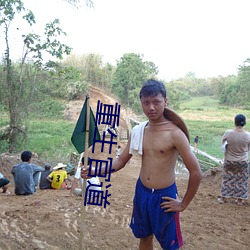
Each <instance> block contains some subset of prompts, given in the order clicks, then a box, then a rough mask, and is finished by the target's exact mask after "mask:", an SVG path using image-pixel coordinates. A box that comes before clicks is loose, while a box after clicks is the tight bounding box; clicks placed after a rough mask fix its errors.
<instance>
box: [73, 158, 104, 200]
mask: <svg viewBox="0 0 250 250" xmlns="http://www.w3.org/2000/svg"><path fill="white" fill-rule="evenodd" d="M81 163H82V166H81V167H83V166H84V157H83V158H82V160H81ZM89 164H90V158H89V157H88V166H89ZM81 167H78V168H77V170H76V173H75V176H74V180H73V183H72V186H71V189H70V195H73V194H74V195H76V196H81V195H82V187H83V182H84V179H83V178H81ZM79 180H80V185H81V188H77V185H78V182H79ZM88 180H89V181H90V182H91V184H94V185H100V181H99V178H98V176H96V177H92V178H90V179H88ZM88 180H86V181H88ZM88 185H89V183H88V182H87V187H88ZM89 189H90V190H97V191H98V190H99V191H101V187H100V186H99V187H97V186H91V187H90V188H89Z"/></svg>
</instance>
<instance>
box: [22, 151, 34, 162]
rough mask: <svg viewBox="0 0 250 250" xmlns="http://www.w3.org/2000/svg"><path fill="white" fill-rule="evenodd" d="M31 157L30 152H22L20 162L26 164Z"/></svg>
mask: <svg viewBox="0 0 250 250" xmlns="http://www.w3.org/2000/svg"><path fill="white" fill-rule="evenodd" d="M31 157H32V152H30V151H23V152H22V154H21V160H22V161H24V162H28V161H29V160H30V159H31Z"/></svg>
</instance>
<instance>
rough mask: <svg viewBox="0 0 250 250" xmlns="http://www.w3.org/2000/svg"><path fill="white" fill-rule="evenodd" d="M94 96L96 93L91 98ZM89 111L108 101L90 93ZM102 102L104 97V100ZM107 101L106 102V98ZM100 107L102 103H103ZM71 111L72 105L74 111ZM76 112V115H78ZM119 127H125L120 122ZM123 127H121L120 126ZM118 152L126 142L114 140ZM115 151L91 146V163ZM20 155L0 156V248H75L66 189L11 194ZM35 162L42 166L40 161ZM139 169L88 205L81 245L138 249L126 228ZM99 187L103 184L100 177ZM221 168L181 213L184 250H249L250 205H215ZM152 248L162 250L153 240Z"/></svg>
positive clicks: (181, 182)
mask: <svg viewBox="0 0 250 250" xmlns="http://www.w3.org/2000/svg"><path fill="white" fill-rule="evenodd" d="M95 92H96V93H97V94H96V95H95ZM91 94H92V96H91V97H92V99H91V100H92V104H91V105H92V107H93V109H94V104H95V103H97V100H100V101H103V100H106V103H110V102H111V101H110V100H111V99H109V98H108V97H106V96H104V95H102V94H101V92H99V91H97V90H93V92H91ZM103 98H104V99H103ZM105 98H107V99H105ZM103 102H104V103H105V101H103ZM81 106H82V101H81V102H79V103H78V104H77V102H75V103H70V105H69V108H68V110H67V112H66V116H68V119H70V117H71V119H77V117H78V115H79V112H80V110H81ZM71 107H74V109H73V108H72V109H71ZM77 112H78V113H77ZM121 124H122V126H124V127H126V125H125V124H126V123H125V119H123V118H122V122H121ZM125 129H126V128H125ZM119 144H120V145H121V147H122V148H124V147H125V145H126V142H124V141H119ZM114 151H115V147H112V153H111V154H109V153H108V148H107V147H105V149H104V152H101V150H100V147H96V150H95V153H94V154H93V155H92V157H93V158H95V159H107V157H112V158H115V153H114ZM19 158H20V155H19V154H17V155H6V154H1V155H0V171H1V172H2V173H3V174H4V175H5V176H6V177H8V178H9V179H10V180H11V183H10V188H9V190H10V191H11V192H12V194H10V195H4V194H2V193H1V194H0V250H6V249H13V250H18V249H27V250H32V249H46V250H57V249H58V250H59V249H79V242H80V241H79V238H80V227H81V225H82V220H81V206H82V202H83V199H82V198H79V197H75V196H74V197H68V196H67V195H68V193H69V191H67V190H59V191H55V190H38V192H37V193H36V194H35V195H33V196H16V195H15V194H14V184H13V178H12V176H11V173H10V171H11V169H12V166H13V164H15V163H17V162H20V160H19ZM33 162H34V163H37V164H40V165H42V164H43V161H42V159H39V158H38V159H34V160H33ZM139 171H140V159H139V158H136V157H135V158H132V160H131V161H130V163H129V164H127V166H126V167H125V168H124V169H122V170H121V171H119V172H117V173H115V174H113V175H112V176H111V182H110V184H111V187H110V188H109V189H108V190H109V193H110V194H111V196H110V197H109V198H108V201H109V202H110V205H108V206H107V208H106V209H104V208H103V207H101V206H94V205H87V206H86V207H85V208H86V212H85V220H84V247H85V249H90V250H92V249H93V250H95V249H102V250H103V249H104V250H113V249H114V250H116V249H117V250H123V249H124V250H126V249H131V250H132V249H138V240H137V239H135V238H134V236H133V235H132V232H131V230H130V228H129V223H130V217H131V212H132V200H133V194H134V187H135V183H136V180H137V178H138V174H139ZM101 181H103V184H104V187H103V191H105V190H106V188H105V186H106V185H107V184H108V182H105V181H104V180H103V179H101ZM220 181H221V170H220V168H218V169H217V170H214V171H213V172H207V173H206V174H205V177H204V179H203V181H202V183H201V186H200V189H199V191H198V193H197V195H196V197H195V199H194V200H193V201H192V203H191V204H190V206H189V207H188V208H187V209H186V210H185V211H184V212H182V213H181V215H180V218H181V228H182V233H183V238H184V242H185V246H184V247H183V248H182V249H185V250H211V249H214V250H248V249H250V237H249V232H250V208H249V204H247V205H245V206H238V205H236V204H234V202H233V201H231V202H227V203H225V204H218V203H217V202H216V201H217V197H218V195H219V191H220ZM177 186H178V189H179V193H180V196H183V195H184V193H185V190H186V186H187V176H177ZM155 249H156V250H157V249H161V248H160V247H159V245H158V244H157V243H156V242H155Z"/></svg>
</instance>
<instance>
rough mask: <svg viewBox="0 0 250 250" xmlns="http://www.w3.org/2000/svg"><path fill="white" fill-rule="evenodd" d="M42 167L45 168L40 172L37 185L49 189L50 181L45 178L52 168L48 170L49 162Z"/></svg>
mask: <svg viewBox="0 0 250 250" xmlns="http://www.w3.org/2000/svg"><path fill="white" fill-rule="evenodd" d="M44 168H45V170H44V171H43V172H42V174H41V178H40V185H39V187H40V189H51V183H50V182H49V181H48V180H47V179H46V178H47V176H48V175H49V174H50V173H51V172H52V170H50V168H51V164H50V163H47V164H45V166H44Z"/></svg>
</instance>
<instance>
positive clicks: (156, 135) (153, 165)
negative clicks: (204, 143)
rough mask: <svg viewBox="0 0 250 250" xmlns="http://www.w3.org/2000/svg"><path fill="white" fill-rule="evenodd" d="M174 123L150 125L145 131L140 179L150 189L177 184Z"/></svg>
mask: <svg viewBox="0 0 250 250" xmlns="http://www.w3.org/2000/svg"><path fill="white" fill-rule="evenodd" d="M176 129H178V128H177V127H176V126H175V125H174V124H173V123H172V122H170V121H169V122H168V123H167V124H163V125H159V126H151V125H150V124H148V125H147V126H146V127H145V130H144V137H143V155H142V166H141V172H140V179H141V181H142V183H143V184H144V185H145V186H146V187H149V188H154V189H159V188H165V187H168V186H170V185H171V184H173V183H174V182H175V171H174V170H175V164H176V160H177V157H178V152H177V150H176V149H175V147H174V142H173V136H172V133H173V130H176Z"/></svg>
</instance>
